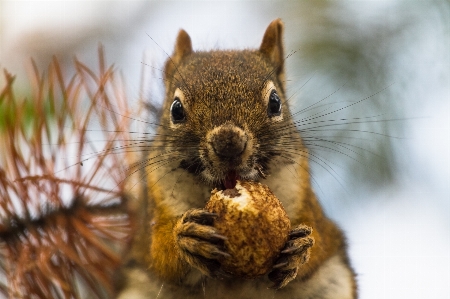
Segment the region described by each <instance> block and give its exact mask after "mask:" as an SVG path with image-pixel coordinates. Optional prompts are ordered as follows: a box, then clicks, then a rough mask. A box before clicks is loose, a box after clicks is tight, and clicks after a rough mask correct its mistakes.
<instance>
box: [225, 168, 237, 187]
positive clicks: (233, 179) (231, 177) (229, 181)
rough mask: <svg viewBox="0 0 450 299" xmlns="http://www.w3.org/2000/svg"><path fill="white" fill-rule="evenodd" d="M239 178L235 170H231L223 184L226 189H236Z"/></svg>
mask: <svg viewBox="0 0 450 299" xmlns="http://www.w3.org/2000/svg"><path fill="white" fill-rule="evenodd" d="M238 179H239V175H238V174H237V172H236V171H235V170H230V171H229V172H228V173H227V175H226V176H225V179H224V180H223V186H224V187H225V189H234V187H236V183H237V180H238Z"/></svg>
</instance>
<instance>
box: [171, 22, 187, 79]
mask: <svg viewBox="0 0 450 299" xmlns="http://www.w3.org/2000/svg"><path fill="white" fill-rule="evenodd" d="M192 52H193V50H192V43H191V38H190V36H189V34H188V33H187V32H186V31H184V30H183V29H180V31H179V32H178V36H177V40H176V42H175V49H174V51H173V54H172V56H171V57H170V59H168V60H167V62H166V67H165V72H164V73H165V74H166V77H171V76H172V75H173V72H174V71H175V69H176V68H177V66H178V64H179V63H180V62H181V60H183V58H185V57H186V56H188V55H189V54H191V53H192Z"/></svg>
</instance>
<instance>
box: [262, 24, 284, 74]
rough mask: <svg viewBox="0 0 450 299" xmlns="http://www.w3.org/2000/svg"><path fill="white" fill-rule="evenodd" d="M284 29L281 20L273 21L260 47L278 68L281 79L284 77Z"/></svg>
mask: <svg viewBox="0 0 450 299" xmlns="http://www.w3.org/2000/svg"><path fill="white" fill-rule="evenodd" d="M283 29H284V25H283V22H282V21H281V19H276V20H273V21H272V23H270V24H269V26H268V27H267V29H266V32H265V33H264V37H263V40H262V43H261V46H260V47H259V51H260V52H261V53H262V54H263V55H264V56H266V58H268V59H269V61H270V62H272V64H273V65H274V67H276V68H277V72H276V73H277V75H278V76H279V77H283V76H284V47H283ZM282 81H283V80H282Z"/></svg>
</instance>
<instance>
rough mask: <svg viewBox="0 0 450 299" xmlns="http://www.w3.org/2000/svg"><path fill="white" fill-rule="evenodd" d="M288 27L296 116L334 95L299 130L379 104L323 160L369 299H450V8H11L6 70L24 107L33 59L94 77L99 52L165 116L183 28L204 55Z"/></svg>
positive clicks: (2, 26) (311, 4)
mask: <svg viewBox="0 0 450 299" xmlns="http://www.w3.org/2000/svg"><path fill="white" fill-rule="evenodd" d="M278 17H280V18H282V19H283V21H284V22H285V28H286V31H285V46H286V53H291V52H292V55H291V56H290V57H289V58H288V59H287V60H286V64H287V75H288V80H289V82H288V88H289V89H288V92H289V93H290V94H291V95H292V100H291V101H292V102H293V105H294V108H293V109H294V111H296V109H297V110H301V109H302V108H305V107H309V106H310V105H313V104H314V103H317V102H319V101H321V100H322V99H323V98H325V97H327V96H328V95H331V94H332V95H331V96H330V97H329V98H326V99H325V100H323V101H322V102H320V105H316V106H313V107H314V109H311V110H310V111H309V112H304V113H303V114H301V115H300V116H299V118H305V117H307V115H308V114H307V113H309V115H312V114H314V113H320V112H322V113H323V111H334V110H336V109H339V108H342V107H347V106H349V105H351V104H352V103H354V102H358V101H360V100H362V99H365V98H367V97H369V96H371V97H370V98H368V99H367V100H364V101H362V102H361V103H359V104H355V105H351V106H350V107H347V108H345V109H342V111H339V113H333V114H332V115H331V116H330V117H328V118H323V119H326V120H330V119H331V120H334V121H335V122H338V123H339V125H336V126H331V127H329V128H322V129H327V131H325V132H324V131H322V132H321V133H320V134H327V138H328V140H332V141H333V142H335V143H331V144H334V146H329V147H330V148H333V149H326V148H325V147H324V146H317V147H313V148H311V151H312V152H313V153H315V154H316V155H317V156H318V157H321V160H319V161H318V163H312V174H313V179H314V180H313V184H314V187H315V189H316V190H317V193H318V196H319V197H320V200H321V202H322V203H323V205H324V207H325V209H326V211H327V213H328V214H329V215H330V217H332V218H333V219H334V220H336V221H337V222H338V223H339V225H340V226H341V227H342V228H343V229H344V230H345V232H346V234H347V237H348V243H349V251H350V256H351V260H352V262H353V265H354V268H355V270H356V272H357V273H358V281H359V287H360V298H362V299H368V298H377V299H378V298H443V299H448V298H450V284H449V281H450V1H345V2H344V1H342V2H339V1H330V2H328V1H0V68H2V69H4V68H5V69H8V70H9V71H10V72H12V73H14V74H17V79H16V88H17V87H18V88H19V89H21V90H23V93H24V94H26V92H27V86H29V84H28V83H27V80H28V78H29V77H28V75H27V71H29V66H30V58H33V59H34V60H35V61H36V63H37V64H38V66H40V67H41V68H42V69H45V68H46V67H47V66H48V64H49V63H50V61H51V59H52V56H53V55H56V56H57V57H58V59H59V60H60V61H61V62H62V64H63V65H65V66H66V68H67V69H70V65H71V62H72V61H73V58H74V57H75V56H76V57H77V58H78V59H79V60H81V61H82V62H84V63H85V64H87V65H90V64H91V65H92V67H95V66H97V47H98V45H99V43H101V44H103V45H104V47H105V52H106V57H107V60H108V62H109V63H111V62H113V63H114V64H115V66H116V68H117V69H118V70H120V72H121V73H122V75H123V78H124V79H125V81H126V83H127V90H126V92H127V94H128V97H129V100H130V101H131V102H132V103H135V105H136V106H138V105H139V100H140V99H145V100H146V101H147V102H148V103H151V104H152V105H154V106H156V107H157V106H158V105H159V103H160V101H161V97H162V89H161V79H160V78H161V74H160V72H159V71H158V70H157V69H158V68H161V67H162V65H163V62H164V60H165V59H166V57H167V53H169V54H170V53H171V51H172V48H173V43H174V40H175V37H176V34H177V32H178V30H179V29H180V28H184V29H185V30H187V31H188V32H189V34H190V35H191V38H192V40H193V45H194V48H196V49H200V50H208V49H222V48H236V49H243V48H255V47H258V46H259V44H260V42H261V38H262V35H263V33H264V30H265V28H266V27H267V25H268V24H269V23H270V21H272V20H273V19H275V18H278ZM2 80H3V78H1V79H0V84H3V81H2ZM319 106H320V107H319ZM357 118H358V119H359V120H356V119H357ZM342 119H346V120H342ZM349 122H351V123H352V124H347V123H349ZM338 142H345V143H346V144H348V146H346V147H345V148H343V147H341V146H337V143H338ZM329 144H330V143H329ZM321 161H322V162H321ZM324 161H325V162H324Z"/></svg>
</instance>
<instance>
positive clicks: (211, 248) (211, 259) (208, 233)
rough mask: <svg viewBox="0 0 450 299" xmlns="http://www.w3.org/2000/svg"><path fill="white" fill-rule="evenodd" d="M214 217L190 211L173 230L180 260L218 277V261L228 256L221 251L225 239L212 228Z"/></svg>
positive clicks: (206, 212)
mask: <svg viewBox="0 0 450 299" xmlns="http://www.w3.org/2000/svg"><path fill="white" fill-rule="evenodd" d="M216 217H217V215H216V214H214V213H210V212H208V211H206V210H203V209H191V210H188V211H187V212H185V213H184V214H183V216H181V218H180V219H179V220H178V222H177V224H176V225H175V228H174V234H175V240H176V242H177V244H178V247H179V249H180V254H181V258H182V259H184V260H185V261H186V262H187V263H188V264H190V265H191V266H193V267H195V268H197V269H199V270H200V271H201V272H202V273H203V274H205V275H208V276H211V277H218V276H220V273H221V271H220V263H219V262H218V259H219V258H222V257H228V256H229V254H228V253H226V252H224V251H223V241H224V240H225V239H226V238H225V237H224V236H222V235H220V234H218V233H217V231H216V229H215V228H214V227H213V226H212V224H213V221H214V218H216Z"/></svg>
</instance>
